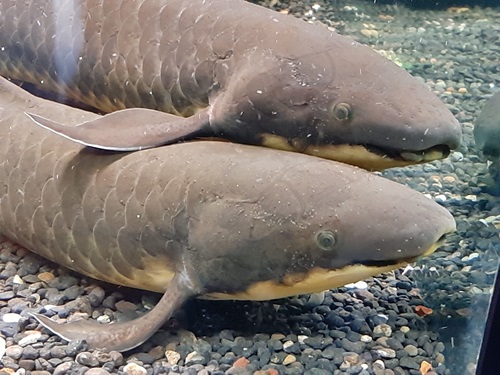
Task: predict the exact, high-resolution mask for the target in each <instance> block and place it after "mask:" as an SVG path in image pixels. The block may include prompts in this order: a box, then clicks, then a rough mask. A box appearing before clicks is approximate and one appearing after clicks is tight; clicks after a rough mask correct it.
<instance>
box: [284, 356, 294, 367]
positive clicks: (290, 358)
mask: <svg viewBox="0 0 500 375" xmlns="http://www.w3.org/2000/svg"><path fill="white" fill-rule="evenodd" d="M296 360H297V358H295V356H294V355H292V354H288V355H287V356H286V357H285V359H284V360H283V365H285V366H286V365H289V364H290V363H293V362H295V361H296Z"/></svg>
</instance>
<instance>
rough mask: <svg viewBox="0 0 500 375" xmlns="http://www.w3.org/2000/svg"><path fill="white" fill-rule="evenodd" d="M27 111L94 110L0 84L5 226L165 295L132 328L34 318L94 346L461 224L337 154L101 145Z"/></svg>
mask: <svg viewBox="0 0 500 375" xmlns="http://www.w3.org/2000/svg"><path fill="white" fill-rule="evenodd" d="M28 110H29V111H34V112H37V113H40V115H43V116H46V117H50V118H54V119H55V120H57V121H60V122H64V123H65V124H68V126H74V125H75V124H77V123H79V122H82V121H92V120H95V119H98V118H99V115H97V114H94V113H90V112H84V111H82V110H79V109H75V108H71V107H66V106H64V105H62V104H59V103H55V102H48V101H45V100H43V99H40V98H37V97H34V96H32V95H31V94H28V93H27V92H25V91H23V90H22V89H20V88H18V87H17V86H15V85H14V84H12V83H10V82H8V81H6V80H4V79H1V80H0V233H2V234H3V235H5V236H6V237H8V238H10V239H11V240H13V241H15V242H17V243H19V244H21V245H22V246H24V247H26V248H27V249H30V250H32V251H34V252H35V253H37V254H40V255H42V256H44V257H46V258H48V259H50V260H52V261H54V262H57V263H58V264H60V265H62V266H65V267H68V268H70V269H72V270H75V271H77V272H80V273H82V274H84V275H87V276H90V277H94V278H96V279H100V280H104V281H107V282H110V283H115V284H119V285H126V286H130V287H134V288H140V289H146V290H151V291H156V292H160V293H163V297H162V298H161V300H160V302H159V303H158V305H157V306H155V307H154V308H153V309H152V310H151V311H150V312H149V313H147V314H145V315H143V316H142V317H140V318H138V319H136V320H133V321H130V322H126V323H118V324H111V325H100V324H97V323H94V322H92V321H85V320H83V321H78V322H74V323H69V324H58V323H56V322H53V321H52V320H50V319H48V318H47V317H45V316H42V315H36V317H37V319H38V320H39V321H40V322H41V323H42V324H43V325H44V326H46V327H47V328H49V329H50V330H52V331H53V332H55V333H56V334H58V335H60V336H61V337H62V338H64V339H66V340H75V339H85V340H86V341H87V343H88V344H89V347H90V348H91V349H92V348H99V349H104V350H121V351H124V350H128V349H131V348H134V347H135V346H137V345H139V344H141V343H142V342H144V341H145V340H147V339H148V338H149V337H150V336H151V335H152V334H153V333H154V332H155V331H156V330H157V329H158V328H159V327H160V326H161V325H162V324H163V323H164V322H165V321H166V320H167V319H168V318H169V317H170V316H171V314H172V313H173V312H174V311H175V310H176V309H177V308H179V307H180V306H181V305H182V303H183V302H184V301H186V300H187V299H188V298H190V297H202V298H211V299H237V300H268V299H274V298H281V297H285V296H290V295H296V294H303V293H312V292H317V291H322V290H325V289H329V288H334V287H337V286H340V285H344V284H346V283H349V282H354V281H358V280H360V279H363V278H366V277H368V276H370V275H375V274H378V273H380V272H385V271H389V270H392V269H394V268H397V267H400V266H401V265H405V264H407V263H409V262H413V261H415V260H416V259H417V258H419V257H421V256H424V255H427V254H430V253H432V252H433V251H434V250H435V249H436V247H437V246H439V244H440V243H441V242H442V241H443V240H444V238H445V236H446V235H447V234H448V233H450V232H452V231H454V229H455V221H454V219H453V217H452V216H451V215H450V213H449V212H448V211H447V210H446V209H444V208H443V207H441V206H439V205H438V204H437V203H435V202H434V201H432V200H431V199H428V198H426V197H425V196H423V195H421V194H420V193H418V192H415V191H413V190H411V189H409V188H407V187H405V186H403V185H399V184H397V183H395V182H392V181H390V180H387V179H384V178H382V177H380V176H376V175H374V174H372V173H369V172H367V171H364V170H362V169H359V168H356V167H353V166H349V165H346V164H343V163H338V162H334V161H327V160H324V159H320V158H317V157H313V156H309V155H303V154H297V153H290V152H283V151H278V150H273V149H265V148H262V147H256V146H250V145H241V144H235V143H230V142H217V141H194V142H187V143H179V144H174V145H171V146H168V147H159V148H151V149H146V150H141V151H137V152H132V153H110V152H104V151H101V150H95V149H92V148H87V147H84V146H82V145H79V144H77V143H75V142H72V141H70V140H67V139H65V138H63V137H59V136H57V135H55V134H53V133H51V132H47V131H45V130H44V129H42V128H40V127H38V126H36V125H35V124H34V123H33V122H32V121H31V120H30V119H29V118H28V117H27V116H26V115H25V113H24V112H26V111H28Z"/></svg>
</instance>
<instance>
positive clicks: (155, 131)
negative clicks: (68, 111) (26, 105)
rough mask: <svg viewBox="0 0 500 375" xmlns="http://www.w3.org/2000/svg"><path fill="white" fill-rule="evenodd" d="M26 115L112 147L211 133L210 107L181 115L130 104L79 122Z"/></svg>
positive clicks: (120, 148) (149, 144)
mask: <svg viewBox="0 0 500 375" xmlns="http://www.w3.org/2000/svg"><path fill="white" fill-rule="evenodd" d="M26 115H28V117H29V118H30V119H31V120H32V121H33V122H35V123H36V124H37V125H40V126H41V127H43V128H46V129H48V130H51V131H52V132H54V133H56V134H59V135H61V136H63V137H65V138H68V139H71V140H72V141H75V142H78V143H80V144H83V145H85V146H89V147H94V148H99V149H103V150H111V151H137V150H141V149H144V148H152V147H157V146H161V145H165V144H169V143H173V142H176V141H179V140H181V139H188V138H194V137H196V136H197V135H208V136H209V135H211V134H209V132H208V129H209V128H208V125H209V122H208V113H207V111H206V110H203V111H201V112H199V113H197V114H195V115H193V116H191V117H181V116H175V115H172V114H169V113H165V112H160V111H155V110H152V109H145V108H129V109H124V110H121V111H116V112H113V113H110V114H107V115H105V116H102V117H98V118H96V119H95V120H92V121H88V122H84V123H83V124H80V125H77V126H68V125H63V124H59V123H57V122H54V121H52V120H49V119H46V118H43V117H41V116H37V115H35V114H33V113H26Z"/></svg>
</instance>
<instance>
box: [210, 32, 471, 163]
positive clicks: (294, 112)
mask: <svg viewBox="0 0 500 375" xmlns="http://www.w3.org/2000/svg"><path fill="white" fill-rule="evenodd" d="M330 34H331V33H329V32H328V33H327V36H328V37H330V39H331V41H330V42H329V43H325V44H318V45H312V46H310V47H308V46H304V47H302V48H301V49H299V50H298V51H297V52H296V53H295V54H294V53H292V52H291V49H292V47H293V46H290V45H288V46H286V47H287V48H283V50H279V49H277V48H275V49H274V50H272V52H269V53H267V54H266V53H263V54H262V56H259V57H260V58H259V59H258V60H257V59H254V60H252V62H251V63H250V65H249V66H248V67H246V68H242V69H241V70H240V71H239V72H238V75H239V76H240V77H239V78H238V79H235V80H234V81H233V82H232V83H231V85H230V86H229V88H228V91H227V94H228V98H231V99H230V101H231V104H230V105H229V107H231V108H229V107H228V106H224V108H225V111H224V112H225V114H226V115H227V113H233V114H234V116H235V117H234V118H231V119H230V121H229V122H232V123H233V124H234V127H235V131H237V132H239V134H241V133H242V132H244V131H245V129H250V128H251V129H252V131H253V132H254V135H255V134H257V135H258V139H256V140H254V141H253V142H251V143H258V144H262V145H265V146H268V147H272V148H277V149H283V150H289V151H297V152H302V153H306V154H311V155H314V156H320V157H324V158H327V159H332V160H337V161H341V162H345V163H348V164H352V165H356V166H359V167H362V168H365V169H368V170H382V169H385V168H389V167H397V166H405V165H409V164H417V163H423V162H428V161H432V160H435V159H441V158H444V157H446V156H448V154H449V153H450V150H452V149H455V148H457V147H458V145H459V143H460V139H461V127H460V124H459V123H458V121H457V120H456V119H455V117H454V116H453V114H452V113H451V112H450V110H449V109H448V108H447V107H446V105H445V104H444V103H442V102H441V101H440V99H439V98H438V97H437V96H436V95H435V94H434V93H432V92H431V91H430V90H429V88H428V87H427V86H426V85H425V84H424V83H423V82H421V81H420V80H419V79H417V78H415V77H412V76H411V75H410V74H409V73H408V72H406V71H405V70H404V69H403V68H401V67H399V66H397V65H396V64H394V63H393V62H392V61H390V60H388V59H386V58H385V57H383V56H381V55H379V54H378V53H377V52H375V51H373V50H372V49H371V48H369V47H367V46H363V45H361V44H359V43H357V42H355V41H353V40H352V39H350V38H347V37H340V36H338V35H337V36H336V37H335V38H332V37H331V35H330ZM325 39H326V36H325ZM303 43H304V44H305V41H303ZM296 49H297V48H296ZM249 61H250V59H249ZM256 72H260V73H259V74H257V73H256ZM226 104H228V102H226ZM219 113H220V112H219ZM228 128H229V126H228V125H227V122H226V126H225V127H224V130H225V131H226V133H227V134H229V133H230V130H229V129H228ZM256 129H257V130H256ZM247 139H251V135H248V136H247Z"/></svg>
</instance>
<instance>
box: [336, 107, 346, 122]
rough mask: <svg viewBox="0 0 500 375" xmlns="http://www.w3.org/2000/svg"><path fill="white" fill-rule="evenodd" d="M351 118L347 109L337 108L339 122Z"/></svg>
mask: <svg viewBox="0 0 500 375" xmlns="http://www.w3.org/2000/svg"><path fill="white" fill-rule="evenodd" d="M347 116H349V112H348V111H347V108H345V107H338V108H337V118H338V119H339V120H345V119H346V118H347Z"/></svg>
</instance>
